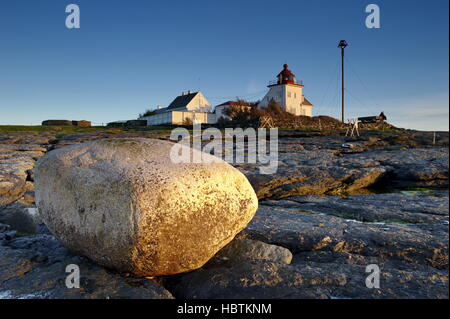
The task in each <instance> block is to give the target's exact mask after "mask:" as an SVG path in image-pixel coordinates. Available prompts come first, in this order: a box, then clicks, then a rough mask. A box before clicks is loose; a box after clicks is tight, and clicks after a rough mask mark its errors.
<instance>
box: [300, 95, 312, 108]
mask: <svg viewBox="0 0 450 319" xmlns="http://www.w3.org/2000/svg"><path fill="white" fill-rule="evenodd" d="M302 105H311V106H313V104H312V103H311V102H309V101H308V99H307V98H306V97H305V99H304V101H303V103H302Z"/></svg>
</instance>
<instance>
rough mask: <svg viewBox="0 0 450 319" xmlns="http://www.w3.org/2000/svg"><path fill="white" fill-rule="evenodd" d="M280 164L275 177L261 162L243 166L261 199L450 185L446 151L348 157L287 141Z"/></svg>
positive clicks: (343, 154)
mask: <svg viewBox="0 0 450 319" xmlns="http://www.w3.org/2000/svg"><path fill="white" fill-rule="evenodd" d="M286 148H288V149H289V152H287V151H285V149H286ZM306 148H307V147H306V146H304V149H306ZM339 148H341V146H339ZM278 162H279V165H278V170H277V172H276V173H275V174H272V175H262V174H260V172H259V168H258V165H257V164H256V165H255V164H240V165H237V167H238V168H239V169H240V170H241V171H242V172H243V173H244V174H245V175H246V176H247V177H248V178H249V180H250V182H251V183H252V186H253V187H254V188H255V191H256V193H257V195H258V198H259V199H264V198H275V199H280V198H284V197H288V196H295V195H320V194H328V195H333V194H345V193H350V194H351V193H356V192H360V191H362V190H365V189H367V188H373V187H378V186H380V185H385V184H390V185H392V186H393V187H394V186H395V187H405V186H408V187H424V186H426V187H432V186H433V187H448V149H444V148H430V149H405V150H397V151H386V150H374V151H369V152H362V153H356V154H354V153H350V154H346V153H345V152H342V151H339V149H313V150H304V151H301V150H298V151H292V147H291V146H290V144H288V145H287V146H286V145H285V144H284V142H283V141H282V142H281V145H280V153H279V161H278Z"/></svg>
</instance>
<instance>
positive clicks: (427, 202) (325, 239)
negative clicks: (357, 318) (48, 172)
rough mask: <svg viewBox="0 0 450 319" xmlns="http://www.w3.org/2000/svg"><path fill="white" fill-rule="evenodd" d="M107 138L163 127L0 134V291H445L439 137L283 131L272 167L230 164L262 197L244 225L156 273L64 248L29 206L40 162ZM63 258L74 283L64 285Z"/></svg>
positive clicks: (444, 154)
mask: <svg viewBox="0 0 450 319" xmlns="http://www.w3.org/2000/svg"><path fill="white" fill-rule="evenodd" d="M115 137H149V138H159V139H168V134H164V133H157V132H152V131H137V132H133V131H129V132H110V131H93V132H86V133H77V134H71V135H63V136H59V135H57V134H55V133H50V132H44V133H1V134H0V298H187V299H189V298H448V242H449V239H448V214H449V208H448V203H449V194H448V152H449V150H448V133H440V134H439V136H438V138H437V140H436V143H435V145H432V136H431V135H430V133H423V132H382V131H380V132H364V133H363V136H362V137H361V138H358V139H348V138H345V137H343V136H340V135H338V134H336V133H332V132H328V133H325V132H314V133H305V132H296V131H282V132H280V140H279V166H278V171H277V173H276V174H273V175H261V174H259V172H258V169H257V166H256V165H249V164H239V165H236V167H237V168H238V169H239V170H241V172H243V173H244V174H245V175H246V176H247V177H248V179H249V180H250V182H251V183H252V185H253V187H254V189H255V191H256V193H257V195H258V198H259V209H258V211H257V213H256V216H255V217H254V219H253V220H252V221H251V222H250V224H249V225H248V227H247V228H246V229H245V230H244V231H243V232H241V233H240V234H239V235H238V236H237V237H236V239H235V240H234V241H233V242H232V243H231V244H229V245H228V246H227V247H226V248H224V249H223V250H222V251H220V252H219V253H218V254H217V255H216V256H215V257H214V258H213V259H211V260H210V261H209V262H208V263H207V264H206V265H204V266H203V267H202V268H200V269H198V270H195V271H191V272H188V273H184V274H179V275H173V276H163V277H158V278H140V277H134V276H132V275H130V274H119V273H116V272H114V271H112V270H109V269H105V268H103V267H100V266H98V265H96V264H95V263H93V262H92V261H90V260H89V259H87V258H86V257H83V256H79V255H76V254H74V253H72V252H69V251H68V250H67V249H65V248H64V247H63V246H61V244H60V243H59V242H58V241H57V240H56V238H55V237H53V235H51V234H50V233H49V231H48V230H47V229H46V227H45V226H44V225H43V224H41V223H40V220H39V216H38V214H37V212H36V210H35V203H34V183H33V182H34V174H33V168H34V166H35V163H36V160H37V159H38V158H39V157H41V156H43V155H44V154H45V153H47V152H49V151H52V150H53V149H57V148H60V147H64V146H66V145H71V144H78V143H81V142H85V141H89V140H94V139H99V138H115ZM343 144H347V146H346V147H343ZM68 264H77V265H79V266H80V268H81V272H82V274H81V277H82V279H81V288H80V289H67V288H66V286H65V284H64V282H65V278H66V276H67V273H66V272H65V267H66V266H67V265H68ZM369 264H377V265H378V266H379V267H380V271H381V284H380V285H381V287H380V289H369V288H367V287H366V285H365V278H366V277H367V275H368V274H367V273H366V272H365V270H366V266H367V265H369Z"/></svg>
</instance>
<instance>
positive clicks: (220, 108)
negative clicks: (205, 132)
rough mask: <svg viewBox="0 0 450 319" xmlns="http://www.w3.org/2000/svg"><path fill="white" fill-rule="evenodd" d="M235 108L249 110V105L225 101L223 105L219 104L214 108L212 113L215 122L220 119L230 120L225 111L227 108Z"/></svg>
mask: <svg viewBox="0 0 450 319" xmlns="http://www.w3.org/2000/svg"><path fill="white" fill-rule="evenodd" d="M232 106H233V107H236V108H247V109H248V108H250V105H248V104H246V103H243V102H240V101H227V102H225V103H222V104H219V105H217V106H216V107H215V108H214V113H215V115H216V122H217V121H219V119H220V118H221V117H222V118H223V119H225V120H231V118H230V117H229V116H228V115H226V110H227V109H228V108H229V107H232Z"/></svg>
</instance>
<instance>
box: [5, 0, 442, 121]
mask: <svg viewBox="0 0 450 319" xmlns="http://www.w3.org/2000/svg"><path fill="white" fill-rule="evenodd" d="M70 3H75V4H77V5H79V7H80V9H81V28H80V29H76V30H75V29H67V28H66V26H65V19H66V16H67V13H65V7H66V6H67V5H68V4H70ZM370 3H375V4H378V5H379V7H380V9H381V28H380V29H367V28H366V27H365V23H364V22H365V18H366V16H367V13H365V7H366V6H367V5H368V4H370ZM448 9H449V8H448V0H430V1H414V0H408V1H406V0H388V1H386V0H383V1H379V0H367V1H363V0H345V1H337V0H317V1H300V0H295V1H282V0H280V1H263V0H258V1H256V0H255V1H251V0H247V1H214V0H208V1H195V0H192V1H144V0H130V1H123V0H70V1H63V0H42V1H33V0H27V1H24V0H15V1H1V3H0V39H1V40H0V124H24V125H29V124H39V123H40V122H41V121H42V120H46V119H86V120H91V121H92V122H93V123H95V124H101V123H106V122H109V121H114V120H123V119H132V118H136V116H137V114H138V113H140V112H142V111H144V110H145V109H147V108H150V107H154V106H156V105H168V104H169V103H170V102H171V101H172V100H173V99H174V98H175V97H176V96H177V95H179V94H180V93H181V91H183V90H189V89H192V90H198V89H200V90H201V91H202V92H203V93H204V95H205V96H206V97H207V98H208V99H209V101H210V102H211V104H213V105H217V104H220V103H222V102H224V101H227V100H230V99H234V98H236V97H238V96H239V97H241V98H245V99H248V100H256V99H259V98H262V97H263V96H264V93H265V91H266V90H267V88H266V85H267V84H268V82H269V81H271V80H274V79H275V75H276V74H277V73H278V72H279V71H280V70H281V69H282V64H283V63H288V64H289V67H290V69H291V70H292V71H293V72H294V73H295V74H296V75H297V78H298V79H300V80H303V82H304V84H305V88H304V94H305V96H306V97H307V98H308V99H309V100H310V101H311V102H312V103H313V104H314V111H313V112H314V115H330V116H334V117H337V118H340V93H339V70H338V65H339V59H340V56H339V49H338V48H337V43H338V42H339V40H340V39H346V40H347V42H348V43H349V47H348V48H347V49H346V60H347V73H346V75H347V85H346V86H347V89H348V93H347V101H348V113H347V116H346V117H354V116H366V115H372V114H378V113H379V112H380V111H381V110H383V111H384V112H385V113H386V115H387V116H388V118H389V120H390V122H392V123H394V124H396V125H399V126H402V127H407V128H416V129H424V130H448V127H449V122H448V113H449V94H448V85H449V83H448V82H449V80H448V79H449V78H448V72H449V71H448V70H449V69H448V68H449V65H448V55H449V52H448V46H449V43H448V36H449V35H448Z"/></svg>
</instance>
